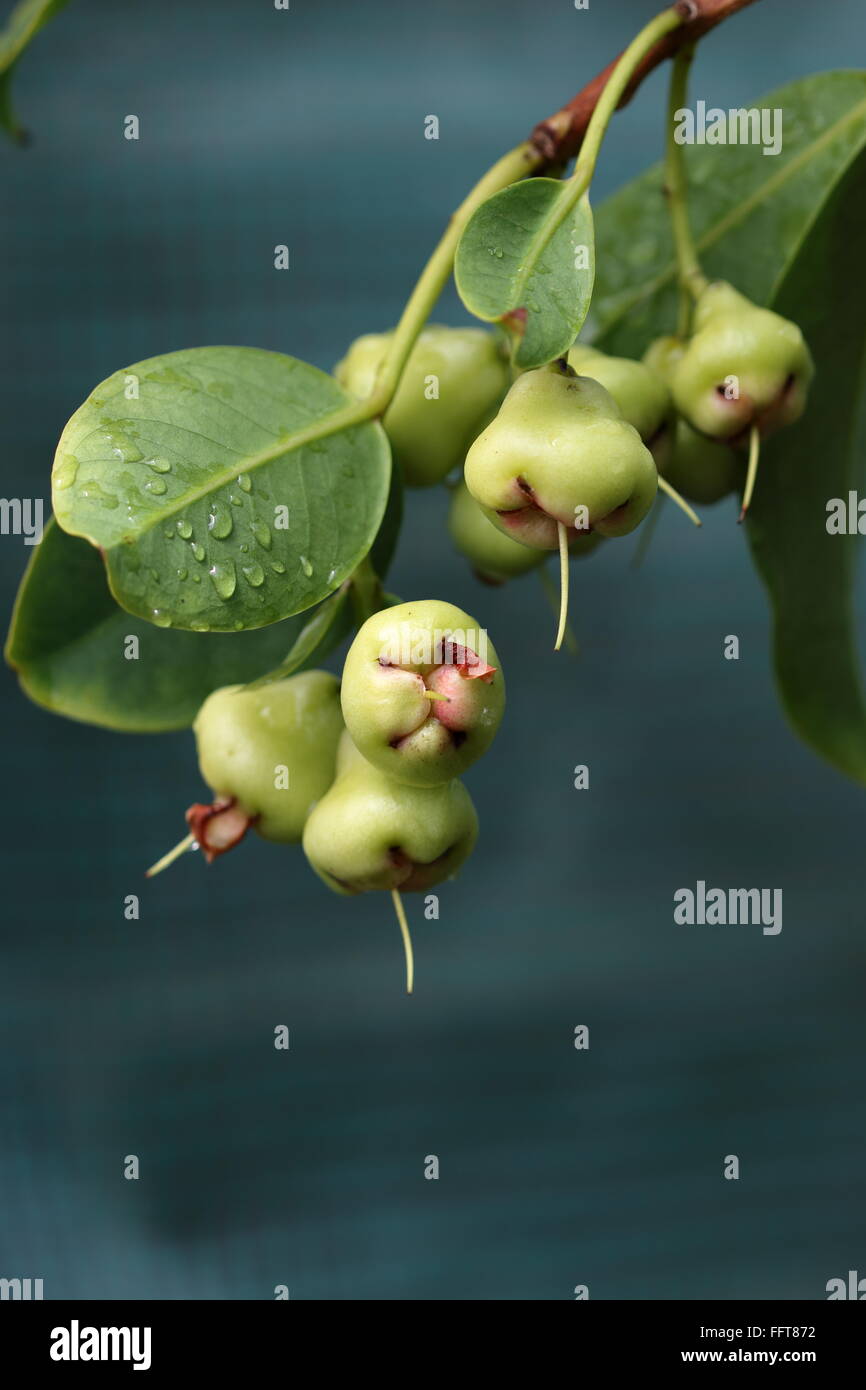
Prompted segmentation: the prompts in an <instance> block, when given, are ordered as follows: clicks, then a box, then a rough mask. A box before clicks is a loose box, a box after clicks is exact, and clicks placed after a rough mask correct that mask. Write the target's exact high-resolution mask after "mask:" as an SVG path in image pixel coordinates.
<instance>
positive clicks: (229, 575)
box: [208, 560, 238, 598]
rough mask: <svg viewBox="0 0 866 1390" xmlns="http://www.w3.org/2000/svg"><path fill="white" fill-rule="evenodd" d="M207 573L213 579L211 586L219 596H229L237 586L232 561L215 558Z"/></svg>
mask: <svg viewBox="0 0 866 1390" xmlns="http://www.w3.org/2000/svg"><path fill="white" fill-rule="evenodd" d="M208 574H209V575H210V577H211V579H212V580H213V586H214V588H215V589H216V591H217V593H218V594H219V596H220V598H231V596H232V594H233V593H234V591H235V589H236V588H237V586H238V578H237V574H236V573H235V566H234V561H233V560H217V561H216V563H215V564H213V565H211V567H210V569H209V570H208Z"/></svg>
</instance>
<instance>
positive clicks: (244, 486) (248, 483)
mask: <svg viewBox="0 0 866 1390" xmlns="http://www.w3.org/2000/svg"><path fill="white" fill-rule="evenodd" d="M238 487H239V488H240V489H241V491H242V492H252V490H253V480H252V478H251V477H250V475H249V473H239V474H238Z"/></svg>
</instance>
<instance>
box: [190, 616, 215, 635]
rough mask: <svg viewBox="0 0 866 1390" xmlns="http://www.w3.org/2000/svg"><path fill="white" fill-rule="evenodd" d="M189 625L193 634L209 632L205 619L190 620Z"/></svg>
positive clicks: (208, 625) (208, 624)
mask: <svg viewBox="0 0 866 1390" xmlns="http://www.w3.org/2000/svg"><path fill="white" fill-rule="evenodd" d="M189 625H190V627H191V628H192V630H193V632H210V623H209V622H207V620H206V619H205V618H191V619H190V623H189Z"/></svg>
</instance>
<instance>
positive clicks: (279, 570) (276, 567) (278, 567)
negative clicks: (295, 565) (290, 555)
mask: <svg viewBox="0 0 866 1390" xmlns="http://www.w3.org/2000/svg"><path fill="white" fill-rule="evenodd" d="M271 569H272V570H273V572H274V574H285V572H286V567H285V565H284V564H283V562H282V560H274V563H273V564H272V565H271Z"/></svg>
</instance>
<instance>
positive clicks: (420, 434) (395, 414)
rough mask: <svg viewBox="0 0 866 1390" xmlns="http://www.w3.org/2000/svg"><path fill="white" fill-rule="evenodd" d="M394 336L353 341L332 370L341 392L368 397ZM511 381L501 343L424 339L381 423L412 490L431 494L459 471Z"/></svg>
mask: <svg viewBox="0 0 866 1390" xmlns="http://www.w3.org/2000/svg"><path fill="white" fill-rule="evenodd" d="M392 337H393V333H370V334H367V335H366V336H365V337H363V338H357V339H356V340H355V342H354V343H353V344H352V346H351V347H350V348H349V351H348V352H347V353H346V356H345V357H344V358H343V360H342V361H341V362H338V363H337V365H336V367H335V368H334V375H335V376H336V378H337V380H338V381H339V382H340V383H341V385H342V386H345V387H346V389H347V390H348V391H351V392H352V393H353V394H354V395H356V396H361V397H364V396H368V395H369V394H370V392H371V391H372V389H373V386H374V384H375V380H376V373H377V371H378V369H379V366H380V364H381V362H382V360H383V358H384V356H385V353H386V351H387V349H388V345H389V343H390V341H391V338H392ZM508 380H509V371H508V364H507V362H506V361H505V358H504V357H503V354H502V352H501V350H500V347H499V344H498V343H497V340H496V338H494V336H493V334H492V333H488V332H486V331H485V330H484V329H483V328H445V327H443V326H441V325H437V324H430V325H428V327H427V328H425V329H424V330H423V331H422V332H421V334H420V335H419V337H418V341H417V342H416V344H415V346H414V348H413V349H412V352H411V354H410V356H409V360H408V362H407V363H406V368H405V371H404V372H403V376H402V378H401V380H400V385H399V387H398V389H397V394H396V395H395V397H394V399H393V401H392V402H391V405H390V406H389V408H388V410H387V411H386V413H385V417H384V420H383V422H382V423H383V424H384V426H385V432H386V434H387V435H388V438H389V439H390V441H391V447H392V449H393V451H394V457H395V458H396V459H397V460H398V462H399V464H400V466H401V468H402V470H403V477H404V479H405V481H406V483H407V485H408V486H409V487H431V486H432V485H433V484H434V483H439V482H441V481H442V479H443V478H444V477H445V475H446V474H447V473H449V472H450V471H451V469H452V468H458V467H460V466H461V465H462V463H463V460H464V458H465V457H466V450H467V449H468V448H469V445H470V444H471V443H472V440H473V439H474V438H475V436H476V434H477V433H478V431H479V430H480V429H481V428H482V426H483V425H484V424H485V423H486V422H487V420H488V419H489V418H490V415H491V413H492V412H493V411H494V410H495V409H496V407H497V405H498V404H499V402H500V401H501V399H502V397H503V396H504V394H505V392H506V390H507V389H508Z"/></svg>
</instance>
